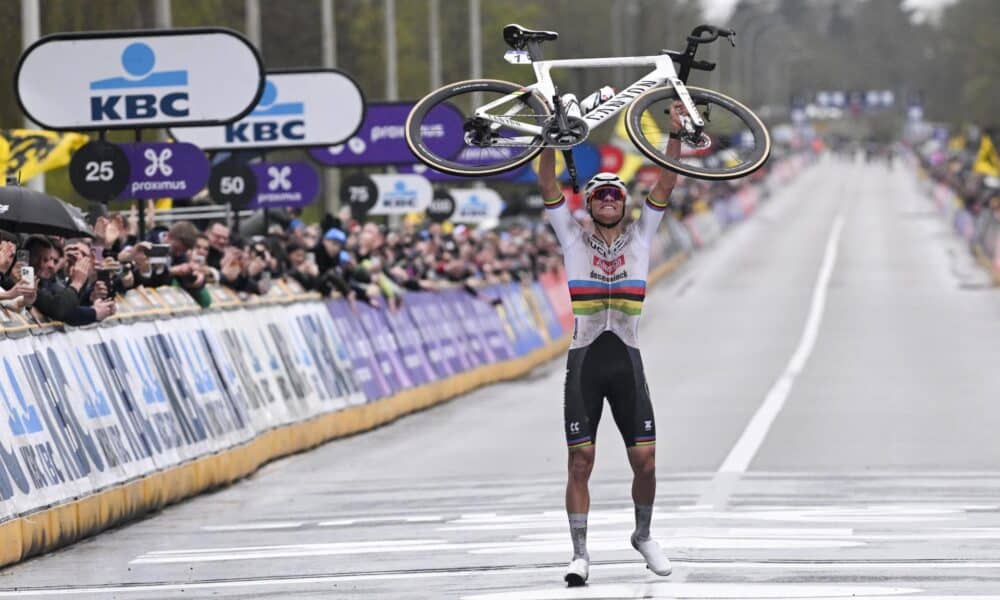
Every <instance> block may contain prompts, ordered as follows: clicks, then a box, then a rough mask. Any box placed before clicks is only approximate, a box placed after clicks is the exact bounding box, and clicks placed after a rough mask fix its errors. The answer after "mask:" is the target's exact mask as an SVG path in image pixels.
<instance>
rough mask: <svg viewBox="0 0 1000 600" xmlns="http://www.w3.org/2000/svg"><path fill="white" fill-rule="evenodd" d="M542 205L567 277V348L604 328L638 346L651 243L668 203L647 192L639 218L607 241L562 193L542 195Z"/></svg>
mask: <svg viewBox="0 0 1000 600" xmlns="http://www.w3.org/2000/svg"><path fill="white" fill-rule="evenodd" d="M545 208H546V210H545V213H546V215H548V218H549V222H550V223H551V224H552V227H553V229H555V232H556V237H557V238H559V244H560V245H561V246H562V249H563V261H564V262H565V264H566V276H567V279H569V295H570V299H571V300H572V304H573V316H574V320H575V325H574V328H573V341H572V343H571V344H570V348H571V349H572V348H582V347H584V346H588V345H590V344H591V343H592V342H593V341H594V340H595V339H597V336H599V335H601V333H602V332H604V331H611V332H613V333H614V334H616V335H617V336H618V337H619V338H621V340H622V342H624V343H625V344H626V345H628V346H632V347H633V348H638V346H639V340H638V335H639V315H640V314H641V313H642V301H643V299H644V298H645V297H646V277H647V275H648V274H649V251H650V244H651V242H652V240H653V235H654V234H655V233H656V230H657V228H658V227H659V226H660V221H661V220H662V219H663V211H664V210H666V208H667V204H666V203H663V204H660V203H658V202H654V201H653V200H652V199H651V198H648V197H647V198H646V201H645V202H644V203H643V206H642V214H641V216H640V217H639V220H638V221H635V222H634V223H631V224H629V225H628V226H626V227H625V231H624V232H623V233H622V235H620V236H619V237H618V239H617V240H615V242H614V243H613V244H612V245H611V246H608V245H607V244H605V243H604V240H602V239H601V238H599V237H598V236H596V235H594V234H592V233H590V232H588V231H586V230H585V229H584V228H583V227H582V226H581V225H580V224H579V223H577V221H576V219H574V218H573V215H572V214H570V211H569V207H567V206H566V201H565V199H564V197H563V196H560V197H559V198H556V199H555V200H546V201H545Z"/></svg>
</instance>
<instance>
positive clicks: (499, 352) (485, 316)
mask: <svg viewBox="0 0 1000 600" xmlns="http://www.w3.org/2000/svg"><path fill="white" fill-rule="evenodd" d="M472 306H473V309H474V310H475V312H476V316H477V318H478V322H479V328H480V330H481V331H482V332H483V335H484V336H485V338H486V345H487V346H488V347H489V349H490V351H491V352H493V355H494V356H495V357H496V360H498V361H500V360H508V359H511V358H514V357H515V356H517V353H516V352H514V342H513V340H512V339H511V335H508V334H507V328H506V326H505V325H504V322H503V319H501V318H500V314H499V313H498V312H497V309H496V307H495V306H493V304H491V303H489V302H475V303H473V305H472Z"/></svg>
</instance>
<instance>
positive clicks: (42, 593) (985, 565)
mask: <svg viewBox="0 0 1000 600" xmlns="http://www.w3.org/2000/svg"><path fill="white" fill-rule="evenodd" d="M673 562H674V563H675V564H682V565H686V566H688V567H689V568H690V569H696V570H702V569H704V570H709V569H712V570H714V569H722V570H726V571H731V570H733V569H768V570H770V569H781V570H817V569H820V570H824V571H828V570H847V571H852V570H859V571H860V570H871V569H878V570H890V569H905V570H917V569H920V570H925V569H948V570H952V569H958V570H961V569H977V570H978V569H988V570H996V569H1000V561H969V562H963V561H960V560H956V561H938V560H927V561H919V559H915V560H903V561H893V560H886V561H878V560H874V561H870V562H857V561H841V562H837V561H815V562H809V561H788V562H782V561H757V562H754V561H722V560H720V561H700V560H685V559H683V558H681V559H674V560H673ZM642 567H643V563H642V562H640V561H631V562H621V563H610V564H600V563H598V564H595V565H593V566H592V568H591V570H592V572H596V573H606V572H610V571H627V570H636V571H639V570H643V569H642ZM564 569H565V566H564V565H562V564H558V565H554V564H548V565H537V566H525V567H513V568H496V567H493V568H482V569H480V568H464V569H463V568H459V569H454V570H451V571H444V570H438V571H399V572H380V573H348V574H343V575H313V576H302V577H297V576H290V577H259V578H250V579H225V580H215V581H211V580H210V581H204V580H202V581H191V582H177V583H174V582H158V583H138V584H131V585H130V584H118V585H114V584H112V585H104V586H101V585H95V586H76V587H44V588H41V587H39V588H21V589H15V590H11V589H7V590H0V598H42V597H60V596H86V597H99V596H100V595H109V594H117V595H121V594H148V593H150V592H167V591H193V590H211V589H227V588H232V589H240V588H254V587H275V586H304V585H319V584H330V583H340V582H363V581H389V580H399V579H407V580H412V579H417V578H419V579H432V578H433V579H440V578H448V577H468V576H469V574H470V573H471V572H475V573H477V574H482V575H491V576H500V575H514V576H518V577H521V578H523V577H524V575H530V574H540V573H561V572H562V571H563V570H564ZM613 586H614V584H608V585H593V586H590V588H589V589H591V590H594V591H600V592H602V593H604V594H605V595H602V596H600V597H601V598H619V597H621V598H632V597H634V595H633V596H628V595H626V596H618V595H614V594H613V593H612V592H615V591H616V590H615V588H614V587H613ZM643 586H644V588H645V589H649V587H648V586H656V587H658V588H659V589H657V590H656V591H657V592H658V594H657V595H656V596H645V597H652V598H657V597H660V595H659V592H662V593H664V594H668V595H666V596H663V597H664V598H669V597H677V596H672V595H670V594H671V593H673V594H678V593H680V592H682V591H683V592H684V597H686V598H720V597H722V598H725V597H729V598H736V597H741V598H747V597H753V598H790V597H792V598H818V597H823V598H831V597H836V596H837V595H839V594H838V592H839V593H843V592H845V591H846V592H848V593H853V594H855V595H857V596H880V595H881V596H884V595H896V594H911V593H919V592H921V591H923V590H918V589H911V588H884V587H867V586H856V585H850V584H849V585H839V584H830V585H828V586H817V585H801V584H754V583H738V584H717V583H679V582H656V583H645V584H643ZM720 586H733V587H731V589H726V588H725V587H720ZM617 591H621V590H617ZM727 591H728V592H730V593H737V592H738V594H737V595H736V596H733V595H727V594H725V593H724V592H727ZM538 592H543V590H538ZM569 592H579V590H569ZM796 592H798V593H796ZM517 593H520V594H522V595H521V596H509V597H510V598H539V599H541V598H548V597H551V598H563V597H564V596H559V595H556V596H544V595H543V596H535V595H531V593H532V592H530V591H529V592H517ZM543 593H548V594H553V593H562V594H566V593H567V590H566V589H564V588H563V589H558V590H556V589H547V590H544V592H543ZM117 595H116V596H106V597H119V596H117ZM489 597H490V596H484V597H483V598H484V599H485V598H489ZM565 597H566V598H584V597H587V596H579V595H573V596H565ZM966 597H967V596H962V595H954V596H951V595H949V596H934V598H952V599H959V598H966ZM920 598H922V599H923V598H925V597H924V596H921V597H920ZM976 598H982V596H976ZM928 600H929V599H928Z"/></svg>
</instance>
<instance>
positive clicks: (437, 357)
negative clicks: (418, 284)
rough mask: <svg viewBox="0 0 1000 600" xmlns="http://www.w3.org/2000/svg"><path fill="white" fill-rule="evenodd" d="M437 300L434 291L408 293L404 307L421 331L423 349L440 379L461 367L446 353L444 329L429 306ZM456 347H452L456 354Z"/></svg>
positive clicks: (452, 373)
mask: <svg viewBox="0 0 1000 600" xmlns="http://www.w3.org/2000/svg"><path fill="white" fill-rule="evenodd" d="M434 302H435V294H433V293H432V292H416V293H412V294H407V296H406V301H405V302H403V308H404V309H405V310H406V311H407V312H408V313H409V315H410V318H411V319H412V320H413V323H414V324H415V325H416V326H417V330H418V331H419V332H420V338H421V340H422V341H423V342H422V346H423V351H424V354H426V355H427V360H428V362H429V363H430V365H431V368H433V369H434V372H435V373H437V377H438V378H439V379H443V378H445V377H450V376H452V375H454V374H455V373H457V372H459V371H460V370H461V369H458V370H456V369H454V368H453V367H452V365H451V363H450V361H449V360H448V356H447V355H446V353H445V345H444V343H443V342H442V339H441V336H442V333H443V331H442V330H441V328H439V327H438V326H437V322H436V321H435V318H434V316H433V315H432V314H431V310H430V308H429V306H430V305H431V304H433V303H434ZM454 351H455V350H454V348H452V349H451V352H452V354H454Z"/></svg>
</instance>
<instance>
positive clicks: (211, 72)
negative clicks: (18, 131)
mask: <svg viewBox="0 0 1000 600" xmlns="http://www.w3.org/2000/svg"><path fill="white" fill-rule="evenodd" d="M263 71H264V69H263V66H262V64H261V61H260V56H259V55H258V54H257V51H256V50H255V49H254V47H253V46H252V45H251V44H250V43H249V42H248V41H247V40H246V38H244V37H242V36H241V35H239V34H237V33H236V32H234V31H230V30H228V29H218V28H214V29H213V28H201V29H189V30H184V29H177V30H162V31H156V30H150V31H134V32H97V33H72V34H57V35H52V36H46V37H44V38H42V39H41V40H39V41H38V42H36V43H35V44H34V45H32V46H31V47H30V48H28V49H27V50H26V51H25V52H24V54H22V55H21V62H20V64H19V65H18V69H17V73H16V74H15V78H14V81H15V93H16V94H17V98H18V101H19V102H20V104H21V107H22V109H23V110H24V112H25V114H26V115H27V116H28V117H29V118H30V119H31V120H33V121H35V122H36V123H38V124H40V125H42V126H43V127H45V128H47V129H115V128H136V127H163V126H167V125H215V124H221V123H228V122H230V121H233V120H235V119H238V118H240V117H242V116H243V115H245V114H246V113H248V112H249V111H250V109H251V107H253V105H254V104H255V103H256V102H257V99H258V98H259V97H260V95H261V93H262V92H263V89H264V72H263Z"/></svg>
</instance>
